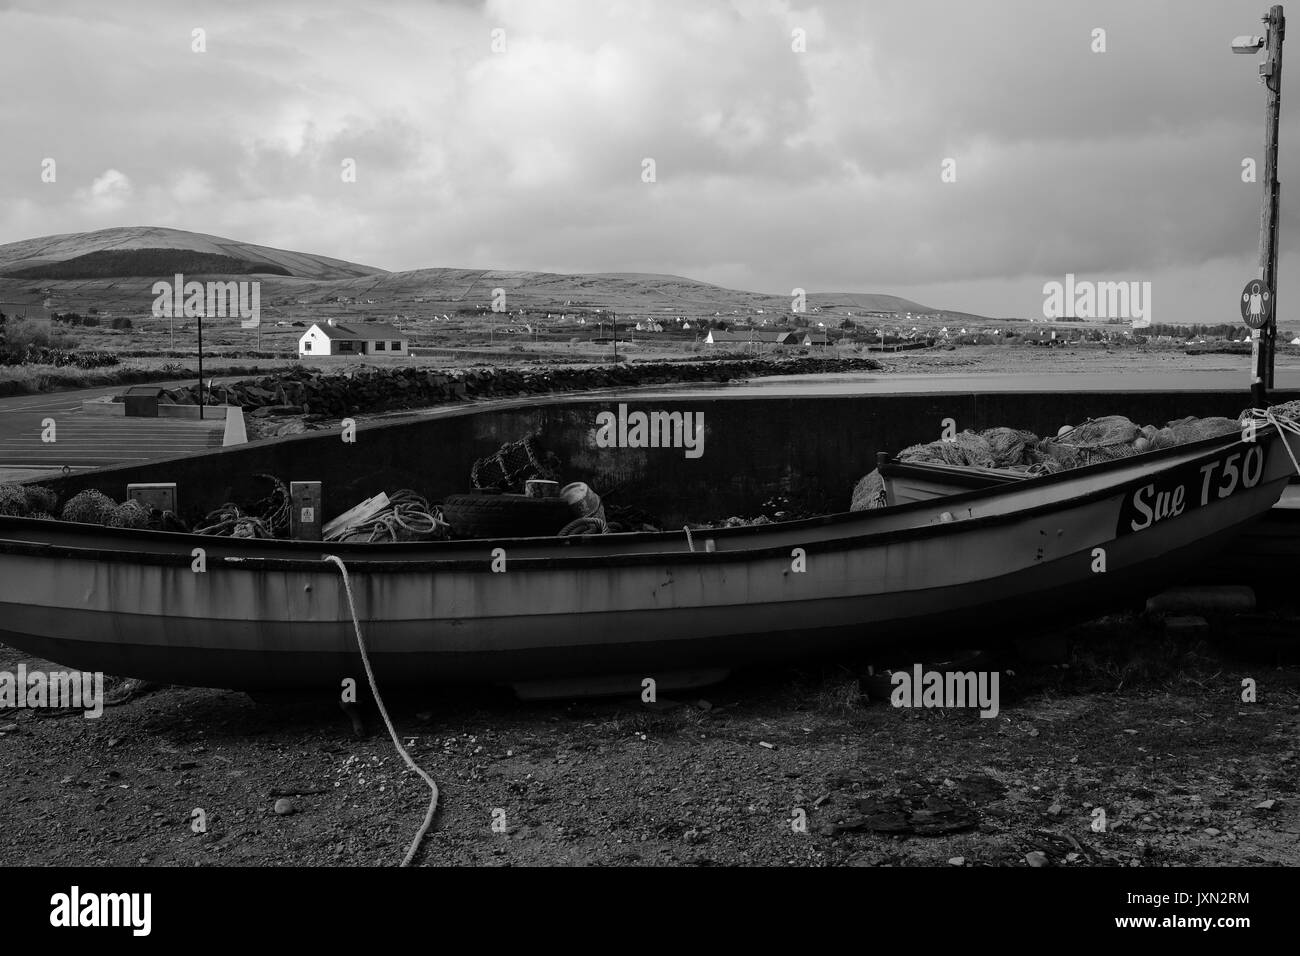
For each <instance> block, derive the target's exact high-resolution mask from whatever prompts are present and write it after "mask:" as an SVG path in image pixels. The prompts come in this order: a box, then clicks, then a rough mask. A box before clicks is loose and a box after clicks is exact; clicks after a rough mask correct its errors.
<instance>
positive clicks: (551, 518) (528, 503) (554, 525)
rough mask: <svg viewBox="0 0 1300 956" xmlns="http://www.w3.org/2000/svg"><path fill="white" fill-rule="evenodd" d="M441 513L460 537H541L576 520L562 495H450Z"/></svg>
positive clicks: (444, 502) (556, 532)
mask: <svg viewBox="0 0 1300 956" xmlns="http://www.w3.org/2000/svg"><path fill="white" fill-rule="evenodd" d="M442 517H443V520H445V521H446V522H447V524H449V525H451V530H452V532H453V533H454V534H455V536H456V537H458V538H539V537H545V536H548V535H553V534H558V533H559V531H560V529H561V528H563V527H564V526H565V525H566V524H568V523H569V522H570V521H572V520H573V510H572V509H571V508H570V507H569V506H568V505H567V504H566V503H565V502H564V501H562V500H561V499H559V498H529V497H528V496H527V495H514V494H500V495H494V494H477V495H474V494H470V495H448V496H447V497H446V499H445V500H444V501H443V503H442Z"/></svg>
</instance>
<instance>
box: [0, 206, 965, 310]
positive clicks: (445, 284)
mask: <svg viewBox="0 0 1300 956" xmlns="http://www.w3.org/2000/svg"><path fill="white" fill-rule="evenodd" d="M178 272H179V273H183V274H185V275H187V276H208V277H211V276H222V275H230V276H243V275H257V276H259V281H260V282H261V287H262V288H261V302H262V307H263V310H264V314H266V315H267V316H270V317H273V318H274V319H310V318H314V317H316V316H318V315H325V314H327V313H328V314H330V315H346V316H349V317H352V318H356V319H359V318H367V317H369V318H380V319H391V318H393V317H394V316H399V315H412V316H413V315H431V314H443V313H451V312H460V313H464V312H472V311H481V310H487V309H490V308H491V307H492V304H493V298H494V290H496V289H503V290H504V291H505V297H506V300H505V304H506V309H507V310H509V311H511V312H517V311H518V310H519V309H525V310H528V311H532V312H537V311H542V312H563V311H565V310H572V311H592V310H596V309H601V310H610V309H612V310H614V311H615V312H618V313H621V314H623V315H636V314H642V315H647V314H651V313H660V314H679V315H680V314H689V315H697V316H700V315H704V316H713V315H714V314H717V315H719V316H727V315H730V314H732V313H735V314H737V315H740V314H746V313H750V314H752V313H757V312H759V311H762V312H763V313H766V314H771V315H773V316H777V315H784V314H788V313H789V312H790V307H791V297H790V295H789V294H780V295H777V294H771V293H762V292H748V291H745V290H740V289H727V288H723V287H722V286H717V285H712V284H710V283H707V282H700V281H697V280H695V279H688V278H684V277H682V276H675V275H658V274H653V273H638V272H606V273H591V274H564V273H552V272H525V271H510V270H499V269H455V268H430V269H415V270H411V271H407V272H386V271H385V270H383V269H377V268H374V267H371V266H364V265H358V264H356V263H354V262H347V261H344V260H342V259H332V258H328V257H326V256H317V255H309V254H307V253H300V252H291V251H288V250H284V249H273V248H271V247H269V246H258V245H253V244H250V243H245V242H238V241H236V240H233V239H223V238H221V237H219V236H210V235H205V234H202V233H196V232H186V231H184V230H181V229H167V228H159V227H152V226H130V227H119V228H114V229H101V230H98V231H96V232H85V233H68V234H66V235H58V236H44V237H41V238H38V239H26V240H23V241H21V242H11V243H8V244H4V245H0V302H9V303H11V304H12V305H17V306H22V305H25V304H31V305H33V306H38V307H46V308H50V309H54V310H64V311H67V310H73V311H77V310H81V311H84V310H86V309H88V308H90V307H92V306H93V307H96V308H99V309H110V310H115V311H116V312H117V313H119V314H123V315H128V316H129V315H131V314H145V313H146V312H147V310H148V308H149V306H150V304H151V303H152V302H153V295H152V293H151V291H150V289H151V287H152V281H151V280H153V279H159V278H170V277H171V276H172V275H174V274H176V273H178ZM34 280H35V281H36V282H38V283H39V284H35V285H34V284H33V281H34ZM120 280H129V281H120ZM47 289H48V292H47V291H46V290H47ZM806 306H807V310H808V312H810V313H818V312H820V313H830V315H829V316H827V317H828V318H830V317H834V318H835V319H836V321H837V322H838V321H839V319H840V318H841V317H847V316H848V314H849V313H852V314H853V315H854V316H858V315H860V314H863V313H869V312H876V313H889V314H901V316H902V317H903V318H904V321H906V313H909V312H910V313H912V314H913V315H914V316H919V315H933V314H935V313H936V312H939V311H940V310H939V309H935V308H933V307H931V306H927V305H922V304H921V303H919V302H913V301H911V300H909V299H903V298H900V297H898V296H893V295H886V294H883V293H875V292H809V293H807V296H806ZM942 311H943V319H944V321H956V322H965V321H968V320H969V321H980V320H981V319H982V317H981V316H976V315H970V314H968V313H962V312H952V311H950V310H946V309H945V310H942Z"/></svg>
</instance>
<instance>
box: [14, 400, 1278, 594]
mask: <svg viewBox="0 0 1300 956" xmlns="http://www.w3.org/2000/svg"><path fill="white" fill-rule="evenodd" d="M1231 434H1233V433H1229V432H1225V433H1224V434H1222V435H1214V436H1210V437H1208V438H1203V439H1198V440H1197V441H1195V442H1188V443H1186V444H1182V445H1175V446H1172V447H1170V448H1164V449H1160V450H1159V451H1155V452H1147V453H1144V455H1142V456H1128V457H1126V458H1117V459H1113V460H1111V461H1105V462H1098V463H1095V464H1092V465H1085V466H1083V467H1081V468H1073V469H1067V470H1065V471H1060V472H1056V473H1055V474H1051V475H1044V476H1041V477H1036V478H1029V479H1026V480H1025V481H1024V482H1014V483H1011V482H1009V483H1006V484H998V485H995V486H992V487H988V488H980V489H976V490H973V491H968V492H962V493H960V494H956V495H949V496H944V497H943V498H941V499H929V500H924V501H915V502H909V503H907V504H903V505H897V506H894V507H891V508H882V509H866V510H863V511H845V512H838V513H836V514H831V515H821V516H817V517H813V518H804V519H800V520H798V521H786V522H774V523H772V524H765V525H749V526H743V527H738V528H718V529H702V530H700V531H697V532H694V533H693V534H694V535H695V536H696V537H709V538H714V539H717V540H732V541H736V540H738V539H739V540H743V539H744V538H748V537H754V538H760V539H761V538H764V537H772V536H775V535H778V534H779V535H783V536H786V537H787V539H788V538H789V537H790V536H791V534H795V535H797V534H798V533H799V532H804V531H813V530H815V529H818V528H824V527H832V526H843V525H847V524H852V523H854V522H872V521H874V520H876V519H877V518H878V517H879V516H881V515H882V514H885V513H888V514H890V515H899V514H908V513H911V512H916V511H922V510H924V511H932V510H933V509H934V507H935V505H936V502H938V501H942V502H943V503H944V505H945V509H946V510H951V509H952V508H953V506H957V507H960V506H961V505H965V504H968V503H970V502H978V501H980V500H983V499H987V498H992V497H994V496H996V495H1002V494H1020V493H1023V492H1025V491H1030V490H1033V489H1037V488H1041V487H1046V486H1050V485H1054V484H1060V483H1062V482H1065V481H1077V480H1080V479H1086V478H1090V477H1093V476H1095V475H1098V474H1104V473H1105V472H1106V471H1110V470H1117V469H1119V468H1122V467H1126V466H1129V465H1132V463H1133V461H1134V459H1135V458H1137V457H1142V458H1144V459H1145V460H1147V461H1150V462H1155V461H1160V460H1163V459H1168V458H1172V457H1175V456H1177V457H1180V458H1181V457H1187V458H1188V460H1187V461H1186V462H1181V463H1180V464H1179V465H1174V466H1171V467H1181V466H1182V465H1184V464H1192V463H1195V462H1199V461H1203V460H1204V459H1207V458H1210V457H1212V456H1217V455H1219V454H1222V452H1223V451H1225V450H1227V449H1228V448H1231V447H1233V446H1235V445H1255V444H1258V443H1259V442H1260V440H1261V439H1268V438H1272V437H1274V435H1275V434H1276V437H1278V438H1279V439H1280V440H1282V441H1285V440H1286V438H1285V436H1283V435H1281V433H1280V432H1278V430H1277V428H1276V427H1275V426H1273V425H1271V424H1270V425H1265V426H1263V427H1260V428H1259V429H1257V431H1256V433H1255V441H1254V442H1247V441H1246V440H1244V439H1243V438H1241V437H1240V435H1239V434H1238V437H1237V439H1236V440H1235V441H1233V442H1231V443H1227V444H1225V443H1226V441H1227V439H1228V438H1229V436H1230V435H1231ZM1202 449H1204V454H1201V455H1193V456H1188V453H1189V452H1196V451H1200V450H1202ZM1148 455H1149V456H1151V457H1150V458H1147V457H1146V456H1148ZM891 460H892V459H891ZM1137 480H1147V476H1145V475H1144V476H1140V478H1133V479H1128V480H1127V481H1125V482H1121V483H1114V484H1111V485H1107V486H1105V487H1101V488H1097V489H1094V490H1093V491H1090V492H1086V493H1083V494H1080V495H1076V496H1074V497H1071V498H1065V499H1058V500H1053V501H1048V502H1044V503H1043V504H1040V505H1036V506H1034V507H1032V508H1023V509H1011V510H1008V511H1006V512H1002V513H999V514H992V515H982V516H980V517H978V518H968V519H965V520H957V521H952V522H936V523H930V524H925V525H915V526H912V527H905V528H894V529H891V530H887V531H868V532H866V533H865V534H857V535H847V536H844V537H836V538H829V539H826V540H822V541H818V542H816V543H815V544H816V547H817V548H818V550H819V551H822V552H827V551H847V550H853V549H855V548H861V547H874V546H878V545H881V544H889V543H894V542H900V541H910V540H918V539H925V538H929V537H936V536H947V535H952V534H967V533H973V532H976V531H982V530H986V529H988V528H991V527H997V526H999V525H1003V524H1009V523H1011V522H1014V521H1020V520H1023V519H1025V518H1032V517H1035V516H1037V515H1040V514H1045V513H1050V512H1054V511H1060V510H1062V509H1066V508H1075V507H1080V506H1083V505H1087V504H1091V503H1092V502H1094V501H1098V500H1101V499H1104V498H1107V497H1110V496H1112V495H1115V494H1116V493H1117V492H1118V491H1120V490H1121V489H1123V488H1124V487H1126V486H1127V485H1129V484H1131V483H1132V482H1134V481H1137ZM1288 480H1289V479H1288ZM1279 483H1284V482H1281V480H1280V479H1279ZM1259 487H1263V486H1259ZM1252 490H1254V489H1252ZM1279 494H1280V492H1279ZM48 524H49V521H48V519H39V518H17V517H8V516H5V517H0V554H12V555H28V556H33V557H51V556H57V557H64V558H71V559H80V560H93V561H101V562H113V563H135V564H147V565H163V566H186V565H189V564H191V563H192V561H193V556H192V553H191V552H192V550H193V548H194V547H204V548H205V549H206V550H208V551H212V550H214V549H220V548H221V547H222V546H227V547H228V546H229V545H230V544H232V543H235V542H238V547H239V548H240V549H242V550H244V552H245V553H244V554H241V555H237V556H216V557H214V560H216V559H219V560H221V561H222V563H223V565H224V566H225V567H227V568H233V569H244V570H250V571H255V570H275V571H285V572H289V571H313V572H319V571H321V570H322V561H323V558H322V557H313V558H310V559H309V558H306V557H303V558H299V557H296V556H292V557H280V556H270V557H267V556H257V555H256V554H249V553H247V552H248V550H250V549H251V550H256V549H258V548H265V549H273V548H274V549H281V550H285V549H287V550H290V551H304V552H311V553H312V554H315V555H320V554H322V553H332V554H338V555H339V556H340V557H341V558H343V559H344V560H345V561H346V562H347V564H348V567H349V568H350V569H352V570H355V571H358V572H364V573H379V572H383V573H398V572H411V571H423V570H434V571H480V572H488V571H490V562H489V560H487V557H488V556H490V555H491V552H492V550H493V549H494V548H506V549H507V554H508V549H509V548H510V547H511V546H514V547H516V548H517V547H520V546H523V547H528V548H536V547H537V546H538V543H539V542H554V543H553V544H551V545H549V547H550V548H551V549H552V550H553V551H556V552H560V551H563V549H565V548H568V547H573V546H576V545H587V546H591V545H605V544H607V545H608V546H609V547H611V548H617V547H621V546H623V545H630V544H636V543H641V542H665V541H667V540H671V539H672V538H674V537H675V538H676V539H678V540H680V541H682V542H683V543H686V542H687V536H686V534H685V532H683V531H675V530H674V531H659V532H630V533H624V534H615V535H574V536H572V537H568V538H559V537H552V538H547V537H541V538H491V539H486V538H485V539H477V540H464V541H444V542H398V543H388V544H378V545H376V544H366V543H352V544H346V543H343V542H336V543H330V542H322V541H298V540H289V539H259V538H240V539H233V538H228V537H212V536H207V535H198V534H193V533H191V532H169V531H151V530H146V529H128V528H105V527H102V526H100V525H90V524H81V523H76V522H59V524H60V525H61V527H62V528H64V529H67V531H68V533H70V534H71V533H81V534H84V535H87V536H92V537H94V538H96V539H107V540H109V541H113V540H115V539H116V540H123V539H125V540H126V541H137V540H143V541H154V542H162V541H166V543H167V544H169V545H174V546H177V547H183V548H185V550H183V551H180V550H178V551H175V552H170V551H168V552H163V551H146V550H141V549H126V548H117V549H106V548H102V547H76V546H73V545H68V544H54V543H50V542H34V541H22V540H15V539H12V538H6V537H3V531H4V529H5V527H6V525H10V526H12V525H18V526H20V527H29V528H33V527H38V526H39V527H42V528H44V527H48ZM81 529H84V531H82V530H81ZM792 546H795V547H798V546H801V545H800V542H798V541H792V540H785V541H783V542H782V543H781V544H776V545H766V546H762V545H761V544H760V546H757V547H748V548H746V547H741V548H732V549H730V550H716V551H705V550H680V551H678V550H673V551H633V552H617V551H615V552H612V553H605V554H584V555H573V556H565V555H563V554H561V553H552V554H543V555H538V556H531V557H530V556H517V557H510V559H509V560H510V566H511V567H512V568H515V569H526V570H543V569H548V568H564V569H569V568H572V569H579V568H610V567H620V566H637V565H663V564H685V563H703V564H719V563H721V564H729V563H740V562H747V561H753V560H760V559H765V558H772V557H781V558H786V557H788V556H789V548H790V547H792ZM376 547H381V548H383V549H384V553H385V554H388V555H402V554H405V553H407V552H411V553H414V554H416V555H418V557H412V558H410V559H407V560H403V559H401V558H400V557H398V558H392V557H390V558H387V559H384V560H375V559H373V558H370V559H368V558H367V555H368V554H373V551H372V549H374V548H376ZM438 551H441V552H443V555H445V556H443V555H437V554H436V553H435V554H433V555H430V552H438ZM451 551H473V552H476V555H475V557H472V558H471V557H453V556H450V555H448V554H447V552H451Z"/></svg>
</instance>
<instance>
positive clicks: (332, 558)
mask: <svg viewBox="0 0 1300 956" xmlns="http://www.w3.org/2000/svg"><path fill="white" fill-rule="evenodd" d="M321 560H323V561H328V562H329V563H330V564H333V565H334V566H335V567H337V568H338V569H339V574H341V575H343V590H344V592H345V593H346V594H347V596H348V611H349V613H351V615H352V627H353V628H354V629H355V631H356V635H357V649H358V650H360V651H361V663H362V664H363V665H364V666H365V669H366V680H368V681H369V682H370V693H372V694H374V695H375V703H376V704H377V705H378V706H379V715H380V716H381V717H383V718H384V726H385V727H387V728H388V736H389V737H391V738H392V739H393V746H394V747H396V748H397V752H398V754H400V755H401V757H402V760H404V761H405V762H406V765H407V766H408V767H410V768H411V769H412V770H414V771H415V772H416V773H417V774H419V775H420V777H421V779H423V780H424V782H425V783H427V784H428V785H429V789H430V790H431V791H432V792H433V797H432V799H430V801H429V812H428V813H426V814H425V815H424V823H423V824H421V826H420V829H419V831H418V832H417V833H416V834H415V839H414V840H412V841H411V846H410V849H408V850H407V851H406V857H405V859H403V860H402V864H401V865H402V866H409V865H410V863H411V860H412V859H414V857H415V853H416V851H417V850H418V849H419V848H420V842H421V841H422V840H423V839H424V835H425V833H427V832H428V830H429V827H430V825H432V823H433V815H434V814H435V813H436V812H437V811H438V785H437V784H436V783H434V782H433V778H432V777H430V776H429V775H428V774H427V773H425V772H424V771H423V770H422V769H421V768H420V767H419V766H417V765H416V763H415V761H414V760H412V759H411V755H410V754H408V753H407V752H406V748H405V747H403V746H402V741H401V739H400V738H398V736H397V731H396V729H394V727H393V722H392V720H391V719H389V716H388V709H387V708H386V707H384V701H383V698H382V697H380V696H379V686H378V685H377V684H376V683H375V672H374V670H372V669H371V667H370V655H369V653H367V651H366V640H365V638H364V637H363V636H362V634H361V621H360V620H358V619H357V605H356V602H355V601H354V600H353V598H352V581H351V579H349V577H348V568H347V565H345V564H344V563H343V559H342V558H340V557H339V556H338V555H336V554H327V555H325V556H324V557H323V558H322V559H321Z"/></svg>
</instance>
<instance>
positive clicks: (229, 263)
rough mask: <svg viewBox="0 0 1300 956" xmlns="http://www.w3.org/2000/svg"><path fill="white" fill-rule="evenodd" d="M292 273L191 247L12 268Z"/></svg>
mask: <svg viewBox="0 0 1300 956" xmlns="http://www.w3.org/2000/svg"><path fill="white" fill-rule="evenodd" d="M178 272H179V273H181V274H183V275H191V276H198V275H251V274H254V273H261V274H263V275H280V276H287V275H289V274H290V273H289V270H288V269H286V268H285V267H284V266H278V265H273V264H272V263H270V262H254V261H252V260H249V259H236V258H233V257H232V256H219V255H215V254H213V253H210V252H195V251H194V250H192V249H104V250H102V251H100V252H88V253H86V254H85V255H84V256H76V257H75V258H72V259H62V260H59V261H57V262H46V263H43V264H42V265H36V266H27V267H26V268H23V269H9V270H7V271H5V272H3V273H0V274H3V275H7V276H10V277H12V278H15V279H112V278H123V277H126V276H164V275H174V274H175V273H178Z"/></svg>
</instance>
